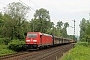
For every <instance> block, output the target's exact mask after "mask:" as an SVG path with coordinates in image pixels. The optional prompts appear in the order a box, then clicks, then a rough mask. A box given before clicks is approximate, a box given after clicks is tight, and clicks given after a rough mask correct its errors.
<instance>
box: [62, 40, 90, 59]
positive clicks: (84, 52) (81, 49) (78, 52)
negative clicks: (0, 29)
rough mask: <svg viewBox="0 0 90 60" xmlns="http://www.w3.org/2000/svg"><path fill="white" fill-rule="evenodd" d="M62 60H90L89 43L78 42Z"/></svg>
mask: <svg viewBox="0 0 90 60" xmlns="http://www.w3.org/2000/svg"><path fill="white" fill-rule="evenodd" d="M62 60H90V45H88V43H87V42H78V43H77V44H76V45H75V48H74V49H72V50H71V51H70V52H69V53H68V54H66V55H65V57H64V58H63V59H62Z"/></svg>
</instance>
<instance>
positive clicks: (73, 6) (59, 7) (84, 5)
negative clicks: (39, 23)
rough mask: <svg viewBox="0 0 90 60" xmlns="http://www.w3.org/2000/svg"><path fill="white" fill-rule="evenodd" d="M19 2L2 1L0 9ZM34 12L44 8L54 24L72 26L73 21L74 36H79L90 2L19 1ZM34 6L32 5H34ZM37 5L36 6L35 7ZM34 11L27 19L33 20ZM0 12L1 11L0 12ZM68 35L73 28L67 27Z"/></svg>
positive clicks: (56, 0)
mask: <svg viewBox="0 0 90 60" xmlns="http://www.w3.org/2000/svg"><path fill="white" fill-rule="evenodd" d="M17 1H19V0H2V1H0V9H3V7H4V6H6V5H7V4H9V3H11V2H17ZM21 1H23V2H24V3H26V4H27V5H29V6H30V7H32V8H33V9H34V10H36V9H40V8H45V9H47V10H48V11H49V12H50V18H51V21H53V22H54V23H55V24H56V22H57V21H59V20H60V21H63V22H69V24H70V26H73V23H74V22H73V21H72V20H74V19H75V20H76V28H75V29H76V30H75V31H76V33H75V34H76V35H79V30H80V29H79V24H80V21H81V20H82V18H85V19H89V18H90V17H89V13H90V0H27V1H26V0H21ZM33 2H34V3H35V4H36V5H35V4H34V3H33ZM2 3H4V4H5V5H4V4H2ZM37 5H38V6H37ZM34 10H32V9H31V10H30V12H29V15H28V16H29V18H30V19H31V18H33V14H34V13H35V11H34ZM0 11H2V10H0ZM67 30H68V34H73V28H71V27H69V28H68V29H67Z"/></svg>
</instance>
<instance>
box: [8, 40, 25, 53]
mask: <svg viewBox="0 0 90 60" xmlns="http://www.w3.org/2000/svg"><path fill="white" fill-rule="evenodd" d="M24 44H25V42H24V41H20V40H12V42H11V43H9V44H8V48H9V49H11V50H14V51H23V50H24V49H25V47H24Z"/></svg>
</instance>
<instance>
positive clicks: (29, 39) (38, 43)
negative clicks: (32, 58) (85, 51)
mask: <svg viewBox="0 0 90 60" xmlns="http://www.w3.org/2000/svg"><path fill="white" fill-rule="evenodd" d="M48 45H53V40H52V35H49V34H44V33H40V32H28V33H27V36H26V46H27V48H28V49H36V48H39V47H42V46H48Z"/></svg>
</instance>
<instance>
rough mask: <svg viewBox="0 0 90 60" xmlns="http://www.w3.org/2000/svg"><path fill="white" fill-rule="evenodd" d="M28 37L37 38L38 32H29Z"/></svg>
mask: <svg viewBox="0 0 90 60" xmlns="http://www.w3.org/2000/svg"><path fill="white" fill-rule="evenodd" d="M27 37H28V38H36V37H37V34H27Z"/></svg>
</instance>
